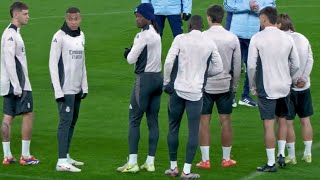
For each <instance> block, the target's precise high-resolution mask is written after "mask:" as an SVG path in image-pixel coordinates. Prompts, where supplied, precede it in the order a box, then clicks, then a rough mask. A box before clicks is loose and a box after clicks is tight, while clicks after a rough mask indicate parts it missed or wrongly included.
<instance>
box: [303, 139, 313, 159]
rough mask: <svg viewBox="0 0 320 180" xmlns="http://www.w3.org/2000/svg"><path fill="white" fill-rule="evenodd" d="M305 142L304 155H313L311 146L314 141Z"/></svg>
mask: <svg viewBox="0 0 320 180" xmlns="http://www.w3.org/2000/svg"><path fill="white" fill-rule="evenodd" d="M303 142H304V153H303V154H304V156H308V155H311V146H312V141H303Z"/></svg>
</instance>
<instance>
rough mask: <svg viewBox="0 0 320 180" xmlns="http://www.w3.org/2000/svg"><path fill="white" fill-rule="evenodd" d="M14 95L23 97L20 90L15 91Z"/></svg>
mask: <svg viewBox="0 0 320 180" xmlns="http://www.w3.org/2000/svg"><path fill="white" fill-rule="evenodd" d="M13 94H14V95H15V96H18V97H21V96H22V90H20V91H19V90H18V91H16V90H15V91H14V92H13Z"/></svg>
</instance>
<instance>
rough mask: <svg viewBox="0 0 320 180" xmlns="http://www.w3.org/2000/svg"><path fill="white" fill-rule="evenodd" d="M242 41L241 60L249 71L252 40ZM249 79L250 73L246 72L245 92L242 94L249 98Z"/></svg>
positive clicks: (240, 39)
mask: <svg viewBox="0 0 320 180" xmlns="http://www.w3.org/2000/svg"><path fill="white" fill-rule="evenodd" d="M239 41H240V49H241V59H242V63H244V64H245V67H246V69H247V67H248V66H247V62H248V50H249V44H250V39H242V38H239ZM249 92H250V90H249V78H248V73H247V71H246V72H245V79H244V84H243V92H242V97H243V98H245V97H248V96H249Z"/></svg>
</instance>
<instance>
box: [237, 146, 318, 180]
mask: <svg viewBox="0 0 320 180" xmlns="http://www.w3.org/2000/svg"><path fill="white" fill-rule="evenodd" d="M318 148H320V143H317V144H314V145H312V150H315V149H318ZM298 154H299V155H300V156H301V155H302V154H303V151H299V152H298ZM264 174H268V172H258V171H255V172H252V173H250V174H249V175H247V176H245V177H243V178H241V179H240V180H250V179H255V178H257V177H259V176H263V175H264Z"/></svg>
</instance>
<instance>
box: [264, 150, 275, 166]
mask: <svg viewBox="0 0 320 180" xmlns="http://www.w3.org/2000/svg"><path fill="white" fill-rule="evenodd" d="M266 151H267V157H268V166H273V165H274V164H275V162H276V160H275V155H274V152H275V149H274V148H272V149H266Z"/></svg>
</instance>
